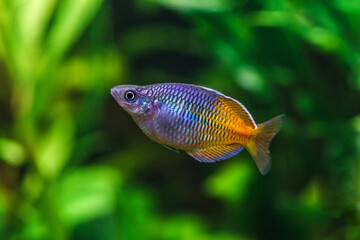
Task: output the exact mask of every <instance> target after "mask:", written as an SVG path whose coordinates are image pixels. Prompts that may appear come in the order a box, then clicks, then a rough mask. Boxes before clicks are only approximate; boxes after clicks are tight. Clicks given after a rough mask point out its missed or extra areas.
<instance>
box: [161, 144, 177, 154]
mask: <svg viewBox="0 0 360 240" xmlns="http://www.w3.org/2000/svg"><path fill="white" fill-rule="evenodd" d="M162 145H163V146H164V147H166V148H167V149H169V150H171V151H173V152H176V153H180V151H179V149H176V148H173V147H170V146H168V145H164V144H162Z"/></svg>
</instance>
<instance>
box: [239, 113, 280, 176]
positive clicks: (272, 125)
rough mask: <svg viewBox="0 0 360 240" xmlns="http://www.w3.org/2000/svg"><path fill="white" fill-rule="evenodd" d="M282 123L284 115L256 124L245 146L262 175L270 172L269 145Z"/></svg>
mask: <svg viewBox="0 0 360 240" xmlns="http://www.w3.org/2000/svg"><path fill="white" fill-rule="evenodd" d="M284 121H285V115H284V114H282V115H279V116H277V117H275V118H273V119H271V120H269V121H267V122H264V123H261V124H258V125H257V128H256V130H255V131H254V133H253V134H252V137H251V139H250V141H249V142H248V144H247V145H246V149H247V150H248V151H249V153H250V154H251V156H252V157H253V159H254V161H255V163H256V165H257V167H258V168H259V170H260V172H261V174H262V175H265V174H267V173H268V172H269V171H270V168H271V159H270V151H269V144H270V142H271V140H272V139H273V138H274V137H275V135H276V133H277V132H278V131H279V130H280V128H281V127H282V125H283V124H284Z"/></svg>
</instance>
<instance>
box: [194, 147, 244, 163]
mask: <svg viewBox="0 0 360 240" xmlns="http://www.w3.org/2000/svg"><path fill="white" fill-rule="evenodd" d="M243 148H244V146H243V145H240V144H238V143H234V144H229V145H220V146H214V147H209V148H202V149H196V150H193V151H187V154H189V155H190V156H192V157H193V158H195V159H196V160H198V161H199V162H217V161H221V160H225V159H228V158H230V157H232V156H235V155H236V154H238V153H239V152H241V150H243Z"/></svg>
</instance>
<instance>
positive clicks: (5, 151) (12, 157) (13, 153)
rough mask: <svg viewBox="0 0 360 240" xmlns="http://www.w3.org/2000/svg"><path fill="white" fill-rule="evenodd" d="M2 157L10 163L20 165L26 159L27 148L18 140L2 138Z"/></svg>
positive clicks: (0, 154)
mask: <svg viewBox="0 0 360 240" xmlns="http://www.w3.org/2000/svg"><path fill="white" fill-rule="evenodd" d="M0 158H2V159H3V160H5V161H6V162H7V163H8V164H10V165H13V166H19V165H21V164H23V163H24V161H25V150H24V148H23V146H22V145H21V144H20V143H18V142H16V141H13V140H10V139H5V138H0Z"/></svg>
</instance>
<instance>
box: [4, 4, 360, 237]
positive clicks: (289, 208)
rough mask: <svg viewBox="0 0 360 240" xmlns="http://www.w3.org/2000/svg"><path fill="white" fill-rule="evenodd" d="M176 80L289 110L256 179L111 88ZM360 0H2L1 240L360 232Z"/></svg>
mask: <svg viewBox="0 0 360 240" xmlns="http://www.w3.org/2000/svg"><path fill="white" fill-rule="evenodd" d="M160 82H180V83H192V84H198V85H203V86H206V87H209V88H213V89H216V90H218V91H221V92H223V93H224V94H226V95H228V96H231V97H233V98H235V99H238V100H239V101H240V102H242V103H243V104H244V105H245V106H246V107H247V109H248V110H249V111H250V113H251V114H252V116H253V117H254V119H255V121H256V122H257V123H261V122H264V121H267V120H269V119H270V118H272V117H275V116H277V115H279V114H281V113H285V114H286V116H287V119H286V123H285V126H284V128H283V129H282V130H281V131H280V133H279V134H278V136H277V137H276V138H275V140H274V141H273V143H272V145H271V148H270V149H271V153H272V159H273V165H272V166H273V167H272V169H271V171H270V173H269V174H268V175H266V176H265V177H264V176H261V174H260V173H259V171H258V169H257V168H256V165H255V164H254V162H253V160H252V159H251V156H250V155H249V154H248V153H247V152H246V151H243V152H241V153H240V154H239V155H237V156H236V157H233V158H231V159H229V160H227V161H223V162H219V163H216V164H203V163H199V162H197V161H195V160H194V159H191V158H190V157H189V156H187V155H186V154H185V153H180V154H176V153H174V152H172V151H169V150H167V149H165V148H164V147H163V146H161V145H159V144H157V143H154V142H152V141H151V140H149V139H148V138H147V137H146V136H145V135H144V134H143V133H142V132H141V131H140V130H139V129H138V127H137V126H136V124H135V123H134V122H133V121H132V119H131V118H130V116H128V114H127V113H126V112H125V111H123V110H122V109H121V108H120V107H119V106H118V104H117V103H116V102H115V101H114V100H113V99H112V97H111V96H110V92H109V91H110V88H111V87H113V86H115V85H118V84H139V85H145V84H152V83H160ZM359 175H360V1H359V0H329V1H312V0H304V1H300V0H295V1H291V0H265V1H260V0H252V1H245V0H243V1H242V0H239V1H238V0H198V1H194V0H134V1H130V0H113V1H104V0H76V1H75V0H61V1H60V0H28V1H24V0H0V236H1V237H0V238H1V239H10V240H17V239H19V240H20V239H21V240H22V239H36V240H37V239H40V240H41V239H90V240H91V239H105V240H110V239H125V240H127V239H130V240H131V239H140V240H141V239H145V240H146V239H155V240H157V239H159V240H161V239H164V240H167V239H170V240H171V239H174V240H177V239H184V240H192V239H194V240H215V239H219V240H235V239H240V240H251V239H328V240H331V239H360V176H359Z"/></svg>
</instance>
